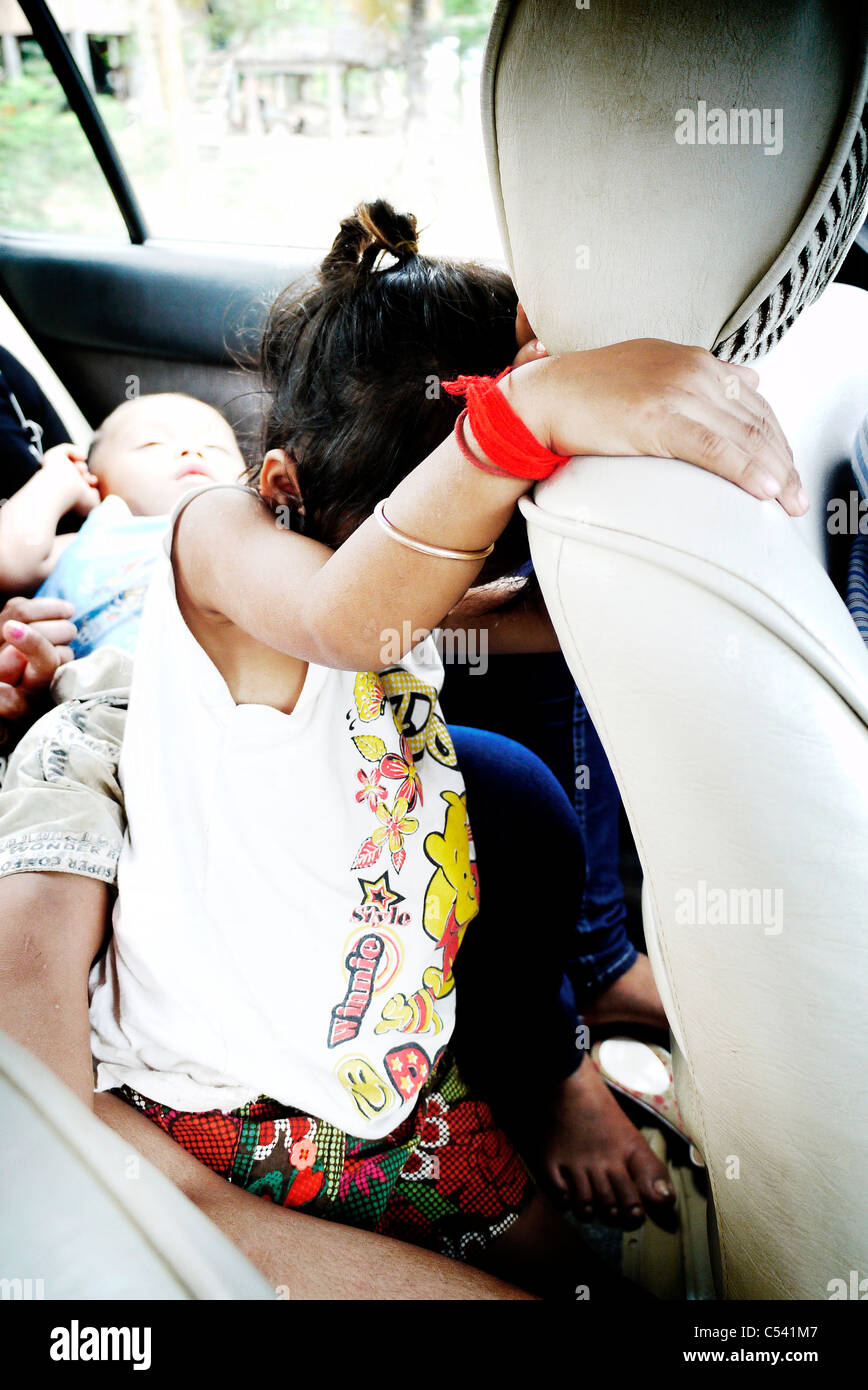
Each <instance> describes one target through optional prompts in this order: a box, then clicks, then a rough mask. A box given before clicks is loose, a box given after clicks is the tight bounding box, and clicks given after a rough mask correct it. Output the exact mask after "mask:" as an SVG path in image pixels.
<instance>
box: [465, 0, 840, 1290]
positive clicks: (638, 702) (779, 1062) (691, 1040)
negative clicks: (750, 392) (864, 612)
mask: <svg viewBox="0 0 868 1390" xmlns="http://www.w3.org/2000/svg"><path fill="white" fill-rule="evenodd" d="M865 84H866V70H865V43H864V21H863V18H862V16H861V15H859V14H857V12H856V11H855V10H853V9H851V8H850V7H848V6H844V5H838V4H831V3H825V2H823V3H820V0H807V3H795V0H793V3H789V0H785V2H784V3H781V4H778V5H775V6H773V7H759V6H754V5H753V4H752V3H750V2H749V0H736V3H735V4H734V5H732V6H728V7H727V8H726V11H725V15H724V12H722V11H721V10H720V7H719V6H717V5H716V4H712V3H706V0H695V2H694V3H690V4H688V3H687V0H682V2H681V3H673V4H670V5H667V6H657V5H654V4H651V3H646V2H645V0H622V2H621V3H613V4H610V5H606V6H599V7H598V6H592V7H591V8H590V9H587V10H583V9H576V10H573V9H572V8H571V7H567V6H563V5H560V4H557V3H549V0H534V2H533V3H517V4H511V3H506V4H502V5H500V6H499V8H498V11H497V14H496V17H495V23H494V27H493V31H492V38H491V42H490V45H489V51H488V58H487V66H486V85H485V95H484V115H485V119H486V123H487V128H488V141H489V153H490V161H491V172H492V182H493V187H494V190H495V199H496V202H497V204H498V206H499V209H500V216H501V221H502V225H503V228H504V233H505V244H506V248H507V254H508V256H509V259H510V263H511V267H512V271H513V274H514V277H515V280H516V284H517V287H518V291H519V295H520V297H521V299H522V302H523V303H524V305H525V307H526V309H527V311H528V315H529V318H530V321H531V323H532V324H533V326H534V329H535V331H536V332H537V333H538V334H539V336H540V337H541V338H542V340H543V341H544V342H545V343H546V344H547V346H548V347H549V349H550V350H554V351H558V350H566V349H569V348H582V347H594V346H599V345H601V344H602V343H605V342H610V341H615V340H618V339H622V338H629V337H636V336H655V335H656V336H663V337H668V338H672V339H675V340H678V341H686V342H696V343H700V344H702V345H704V346H706V347H709V348H712V347H713V348H714V349H715V351H716V352H717V353H718V355H719V356H721V357H722V358H724V359H728V360H750V359H756V358H761V359H762V360H761V361H758V363H757V365H758V369H759V371H760V376H761V387H760V389H761V390H763V391H764V392H765V394H766V395H767V396H768V398H769V399H770V401H771V403H772V405H773V406H774V407H775V408H776V410H777V411H778V413H779V416H780V418H781V421H782V424H783V426H784V429H785V431H787V432H788V435H789V438H790V442H791V443H792V445H793V448H794V452H795V455H796V460H797V463H798V465H799V467H800V469H801V471H802V474H803V477H804V479H805V481H806V484H807V486H808V487H809V490H811V492H812V494H813V497H814V507H813V510H812V513H811V514H810V515H809V517H807V518H804V519H803V520H801V521H799V522H793V521H792V520H790V519H788V518H787V517H786V516H785V515H784V513H783V512H782V510H781V509H780V508H779V507H777V506H776V505H775V504H762V503H758V502H756V501H755V500H754V499H752V498H750V497H748V496H747V495H746V494H745V493H742V492H740V491H739V490H738V489H736V488H734V487H732V486H731V485H729V484H727V483H725V482H723V481H721V480H720V479H718V478H715V477H713V476H712V475H710V474H707V473H704V472H702V471H700V470H698V469H695V468H691V467H689V466H687V465H686V464H683V463H679V462H677V461H667V460H660V459H588V458H583V459H580V460H574V461H573V463H571V464H570V465H568V467H567V468H566V469H564V470H562V472H561V473H560V474H558V475H556V476H555V477H554V478H552V479H551V480H550V481H548V482H546V483H544V484H542V485H540V486H538V487H537V488H536V490H535V493H534V496H533V499H530V498H528V499H525V500H524V501H523V502H522V504H521V506H522V511H523V512H524V514H525V516H526V518H527V521H528V527H529V533H530V539H531V549H532V554H533V557H534V563H535V567H536V570H537V573H538V575H539V578H540V582H541V584H542V587H543V592H544V594H545V598H546V602H547V604H548V607H549V611H550V612H551V615H552V618H553V621H554V623H555V626H556V628H557V631H558V634H559V637H560V640H561V643H562V646H563V650H564V653H565V656H566V658H567V660H568V662H569V663H570V666H571V669H572V670H573V673H574V675H575V677H576V681H577V684H578V686H579V688H580V690H581V692H582V695H583V696H584V698H585V700H586V702H587V704H588V707H589V709H590V712H591V715H592V718H593V719H594V722H595V724H596V726H597V728H598V731H599V733H600V736H601V739H602V741H603V744H604V746H605V748H606V751H607V754H608V755H609V758H610V761H611V763H612V767H613V770H614V772H615V776H616V778H617V780H618V783H619V786H620V788H621V792H622V796H623V798H624V804H625V807H626V809H627V814H628V816H629V818H630V822H631V826H632V829H633V833H634V837H635V839H636V844H637V847H638V850H639V854H640V858H641V861H642V866H643V871H644V876H645V885H644V909H645V922H646V934H647V938H648V951H649V956H650V957H651V961H652V965H653V967H654V972H655V978H656V979H657V982H658V985H659V987H660V990H661V994H662V996H663V1000H664V1004H665V1006H666V1009H667V1014H668V1016H669V1019H670V1024H671V1027H672V1032H673V1040H674V1045H675V1075H676V1086H677V1089H678V1093H679V1100H680V1103H681V1105H682V1109H683V1111H684V1113H685V1115H686V1116H687V1118H688V1122H689V1124H690V1126H691V1128H692V1130H693V1133H694V1135H695V1138H696V1142H697V1144H698V1146H699V1148H700V1149H701V1150H702V1152H703V1155H704V1157H705V1160H706V1162H707V1165H708V1171H709V1180H710V1188H711V1197H712V1206H713V1211H714V1221H715V1231H714V1243H715V1245H716V1247H717V1255H718V1282H719V1289H720V1292H721V1294H722V1296H724V1297H728V1298H754V1297H764V1298H768V1297H771V1298H827V1297H829V1296H830V1292H832V1291H833V1290H834V1289H835V1288H837V1287H838V1286H837V1285H835V1284H833V1283H832V1281H834V1280H836V1279H841V1280H843V1281H844V1283H845V1285H846V1283H847V1281H848V1279H849V1278H850V1271H851V1270H856V1271H859V1272H860V1274H861V1276H863V1277H864V1276H865V1275H866V1274H868V1207H866V1200H865V1197H864V1191H863V1187H864V1184H863V1181H862V1174H861V1167H862V1163H861V1159H862V1156H863V1155H864V1152H865V1146H866V1140H868V1115H866V1110H865V1106H864V1103H862V1102H860V1099H859V1098H860V1096H861V1094H862V1088H863V1082H862V1080H861V1078H862V1077H863V1076H864V1074H865V1071H866V1064H868V1037H866V1029H865V1024H864V1003H863V1001H864V994H865V986H864V981H865V979H866V964H868V960H866V955H868V946H866V940H868V934H866V928H868V853H866V849H868V728H866V726H868V653H866V650H865V647H864V645H863V643H862V640H861V638H860V637H859V635H858V633H857V632H856V629H855V627H854V626H853V624H852V622H851V620H850V618H849V615H848V614H847V612H846V609H845V608H844V606H843V604H842V603H841V600H840V598H839V597H838V594H837V592H836V590H835V588H834V586H833V584H832V583H831V581H830V579H829V577H828V574H827V573H826V569H825V564H826V562H827V560H828V552H829V538H828V532H827V528H826V524H825V522H826V508H825V501H826V498H827V496H828V495H829V494H830V492H831V493H834V491H835V488H836V487H837V486H838V483H837V482H836V480H837V479H838V478H839V476H840V470H841V467H842V465H843V463H844V461H845V459H846V454H847V451H848V448H849V444H850V441H851V440H852V437H853V435H854V433H855V430H856V427H857V425H858V422H859V419H860V418H861V415H862V414H864V412H865V410H866V409H868V374H866V369H865V365H864V364H865V360H866V353H865V346H864V345H865V342H866V339H868V295H864V294H863V293H862V292H861V291H857V290H851V289H849V288H846V287H838V286H835V287H834V288H833V289H832V290H831V291H830V292H829V293H828V294H827V295H825V296H824V297H823V299H818V297H817V296H818V294H819V292H820V291H821V290H822V289H823V287H824V286H825V285H826V284H827V283H828V281H829V279H830V277H831V276H832V275H833V274H834V270H835V267H836V266H837V264H838V263H839V261H840V258H841V256H842V255H843V253H844V252H845V251H846V249H847V247H848V245H849V243H850V241H851V240H852V237H853V236H854V235H855V232H856V231H857V229H858V226H859V222H860V220H861V217H862V215H863V213H864V198H865V187H866V164H865V138H864V126H863V123H862V112H863V108H864V104H865ZM700 102H704V103H705V106H704V107H700V105H699V103H700ZM718 108H719V109H720V110H722V111H726V112H729V110H730V109H736V110H741V109H743V110H746V111H748V112H750V111H752V110H757V111H759V112H760V133H762V113H763V112H764V111H766V110H769V111H771V112H772V113H775V112H782V113H783V114H782V120H783V135H782V143H781V145H780V149H779V151H778V152H777V153H770V154H766V153H765V151H764V147H763V145H762V144H761V143H755V144H750V143H739V142H738V141H736V142H734V143H733V142H727V143H724V142H722V141H717V142H716V143H714V142H712V141H710V140H709V138H708V137H709V133H710V126H709V112H713V111H714V110H715V109H718ZM691 110H692V112H693V115H694V124H693V132H694V136H695V137H697V139H696V143H694V144H690V143H689V142H688V141H687V140H685V141H684V142H679V140H678V139H676V138H675V133H674V132H675V129H676V125H677V124H678V127H679V128H680V129H682V130H684V131H688V133H689V128H690V122H689V121H688V120H687V118H686V117H685V116H684V115H683V112H684V111H691ZM679 112H681V113H682V115H680V116H679V115H678V113H679ZM714 119H715V120H716V118H714ZM739 119H740V118H739ZM775 119H780V117H775V116H774V114H773V116H772V119H771V122H770V125H769V126H768V131H769V135H770V141H769V148H774V143H775V124H774V121H775ZM700 121H701V122H703V123H704V124H702V125H701V126H700V124H699V123H700ZM700 128H701V129H702V130H703V131H704V135H705V143H704V144H702V143H701V142H700V141H699V139H698V132H699V129H700ZM715 129H716V131H717V134H720V133H721V132H722V126H721V125H720V123H719V122H718V123H717V125H716V127H715ZM729 129H730V126H729V118H727V134H728V133H729ZM549 208H551V209H556V212H555V214H553V215H546V212H545V210H546V209H549ZM582 248H587V254H586V253H585V252H584V251H583V249H582ZM809 305H810V306H811V307H807V306H809ZM797 320H798V321H797ZM793 325H794V326H793ZM784 334H787V336H786V337H785V336H784ZM770 349H771V350H770Z"/></svg>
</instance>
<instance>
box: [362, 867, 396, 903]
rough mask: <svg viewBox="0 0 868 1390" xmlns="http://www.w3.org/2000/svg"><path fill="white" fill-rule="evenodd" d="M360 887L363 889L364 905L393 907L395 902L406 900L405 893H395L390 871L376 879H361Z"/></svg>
mask: <svg viewBox="0 0 868 1390" xmlns="http://www.w3.org/2000/svg"><path fill="white" fill-rule="evenodd" d="M358 882H359V887H360V888H361V890H362V907H367V906H369V905H370V906H373V907H379V908H383V909H384V908H387V907H391V906H392V904H393V903H402V902H403V901H404V894H403V893H395V892H393V891H392V888H391V886H390V884H389V874H388V871H387V872H386V873H384V874H381V875H380V877H379V878H375V879H365V878H360V879H359V881H358Z"/></svg>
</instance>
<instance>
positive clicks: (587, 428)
mask: <svg viewBox="0 0 868 1390" xmlns="http://www.w3.org/2000/svg"><path fill="white" fill-rule="evenodd" d="M758 382H759V377H758V375H757V373H756V372H755V371H754V370H753V368H751V367H742V366H735V365H734V364H733V363H731V362H719V361H718V360H717V358H716V357H713V356H712V355H711V353H710V352H706V350H705V349H704V348H698V347H683V346H680V345H679V344H677V343H669V342H666V341H664V340H663V339H661V338H637V339H634V340H633V341H632V342H627V343H615V344H613V345H612V346H611V347H605V348H596V349H594V350H592V351H590V352H570V353H565V354H563V356H560V357H550V358H544V359H541V360H537V361H526V362H525V363H524V364H523V365H521V366H520V367H519V368H518V370H516V371H514V372H511V373H510V375H509V376H508V377H506V378H505V379H504V381H503V382H502V383H501V389H502V390H503V391H504V392H505V394H506V396H507V399H508V400H509V402H510V404H511V405H512V407H513V409H514V410H516V411H517V412H518V414H519V415H520V416H521V417H522V419H523V421H524V423H525V424H526V425H527V427H528V428H529V429H530V430H531V431H532V433H533V434H535V435H536V437H537V439H539V441H540V443H542V444H544V445H545V446H546V447H547V448H549V449H552V450H554V452H555V453H557V454H567V455H573V454H603V455H606V454H611V455H628V456H633V457H637V456H638V457H641V456H643V455H651V456H653V457H655V458H678V459H685V460H686V462H688V463H694V464H696V465H697V466H698V467H699V468H706V469H708V471H709V472H710V473H717V474H718V475H719V476H720V477H721V478H727V479H728V480H729V481H730V482H733V483H737V484H738V486H739V487H741V488H744V490H745V491H746V492H749V493H750V494H751V495H752V496H754V497H758V498H761V499H763V500H768V499H769V498H771V497H776V498H777V499H778V501H779V502H780V504H781V506H782V507H783V508H784V510H785V511H787V512H789V514H790V515H791V516H802V515H803V513H804V512H806V511H807V510H808V497H807V494H806V493H805V491H804V489H803V488H802V484H801V479H800V478H799V475H798V473H797V472H796V469H795V466H794V464H793V455H792V451H791V449H790V447H789V445H788V444H787V441H786V439H785V438H784V435H783V431H782V430H781V427H780V425H779V424H778V421H777V419H776V417H775V414H774V411H773V410H772V408H771V406H770V405H769V403H768V401H766V400H764V399H763V397H762V396H760V395H759V394H758V393H757V390H756V387H757V384H758Z"/></svg>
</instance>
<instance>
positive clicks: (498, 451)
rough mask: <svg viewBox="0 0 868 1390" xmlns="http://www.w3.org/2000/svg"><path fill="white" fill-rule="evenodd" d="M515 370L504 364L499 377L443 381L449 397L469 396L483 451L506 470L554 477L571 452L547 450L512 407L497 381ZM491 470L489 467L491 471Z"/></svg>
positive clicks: (521, 475)
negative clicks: (559, 452) (553, 474)
mask: <svg viewBox="0 0 868 1390" xmlns="http://www.w3.org/2000/svg"><path fill="white" fill-rule="evenodd" d="M511 371H512V367H505V368H504V370H503V371H502V372H500V373H499V374H498V375H497V376H459V377H456V378H455V380H454V381H444V382H441V385H442V387H443V390H444V391H447V392H448V393H449V395H450V396H465V397H466V398H467V418H468V419H469V421H470V428H471V429H472V430H473V434H474V436H475V438H476V440H477V442H478V444H479V447H480V449H481V450H482V451H483V453H484V454H485V455H486V456H487V457H488V458H490V459H491V461H492V463H495V464H496V465H497V467H498V468H499V469H501V470H502V471H503V472H504V473H509V474H511V475H512V477H514V478H532V479H533V480H534V481H535V482H539V481H540V480H541V479H543V478H548V477H551V475H552V473H554V471H555V469H556V468H562V467H563V465H564V464H565V463H568V462H569V459H570V457H571V455H569V454H555V453H553V452H552V450H551V449H546V448H545V446H544V445H542V444H540V442H539V440H538V439H537V438H536V436H535V435H534V434H532V433H531V431H530V430H529V429H528V427H527V425H526V424H525V423H524V421H523V420H522V419H521V417H520V416H519V415H517V414H516V412H515V411H514V410H513V408H512V406H511V405H510V404H509V401H508V400H507V399H506V396H505V395H504V394H503V392H502V391H499V390H498V389H497V388H498V383H499V382H501V381H502V380H503V378H504V377H505V376H508V374H509V373H510V372H511ZM489 471H490V470H489Z"/></svg>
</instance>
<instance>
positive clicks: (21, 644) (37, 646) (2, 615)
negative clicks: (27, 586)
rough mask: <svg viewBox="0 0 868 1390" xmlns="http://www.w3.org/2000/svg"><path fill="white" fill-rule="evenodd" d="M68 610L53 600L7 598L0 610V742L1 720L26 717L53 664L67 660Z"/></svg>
mask: <svg viewBox="0 0 868 1390" xmlns="http://www.w3.org/2000/svg"><path fill="white" fill-rule="evenodd" d="M74 611H75V610H74V609H73V606H72V604H71V603H65V602H64V601H63V600H62V599H56V598H11V599H10V600H9V602H8V603H6V604H5V605H4V606H3V608H2V609H0V744H2V742H3V734H4V731H3V728H2V723H3V721H4V720H17V719H22V718H24V717H25V716H26V715H27V714H29V713H30V712H31V708H32V705H33V703H34V701H35V699H36V697H37V696H38V695H40V694H42V693H43V692H44V691H45V690H47V689H48V686H49V685H50V684H51V678H52V676H53V675H54V673H55V671H56V670H57V668H58V666H62V665H63V664H64V662H66V661H71V660H72V652H71V650H70V648H69V646H68V643H69V642H71V641H72V639H73V638H74V636H75V627H74V625H73V623H72V622H71V621H70V619H71V618H72V615H73V612H74Z"/></svg>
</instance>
